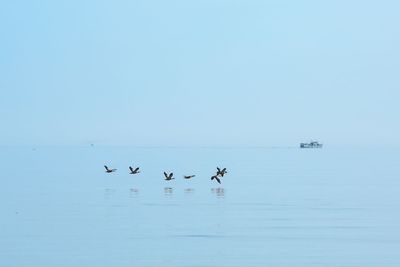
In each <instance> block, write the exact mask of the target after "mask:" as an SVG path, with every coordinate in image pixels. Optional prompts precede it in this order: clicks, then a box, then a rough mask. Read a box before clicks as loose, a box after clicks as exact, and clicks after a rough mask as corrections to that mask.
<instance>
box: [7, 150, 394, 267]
mask: <svg viewBox="0 0 400 267" xmlns="http://www.w3.org/2000/svg"><path fill="white" fill-rule="evenodd" d="M0 162H1V164H0V166H1V169H0V171H1V173H0V177H1V179H0V182H1V184H0V266H1V267H25V266H29V267H31V266H40V267H54V266H57V267H60V266H65V267H67V266H68V267H70V266H74V267H75V266H93V267H103V266H104V267H105V266H107V267H108V266H122V267H125V266H129V267H131V266H138V267H146V266H151V267H153V266H179V267H180V266H187V267H189V266H190V267H198V266H226V267H228V266H229V267H232V266H238V267H239V266H240V267H248V266H276V267H281V266H285V267H286V266H287V267H289V266H290V267H293V266H351V267H353V266H354V267H355V266H359V267H368V266H377V267H391V266H393V267H398V266H400V149H399V148H387V147H386V148H376V147H374V148H362V147H351V148H349V147H343V148H340V147H335V148H330V147H328V146H326V147H324V148H322V149H300V148H298V147H251V148H234V147H232V148H229V147H220V148H217V147H196V148H182V147H149V148H146V147H122V146H120V147H111V146H87V147H50V146H49V147H41V146H38V147H2V148H0ZM104 165H107V166H109V167H110V168H116V169H117V171H116V172H113V173H106V172H105V169H104V167H103V166H104ZM129 166H133V167H136V166H139V167H140V173H139V174H137V175H132V174H129V169H128V167H129ZM217 167H220V168H227V173H226V175H224V177H221V184H219V183H217V182H216V180H211V176H213V175H215V173H216V168H217ZM164 171H165V172H173V173H174V177H175V179H174V180H171V181H165V180H164V174H163V172H164ZM183 175H196V176H195V177H194V178H192V179H189V180H186V179H183Z"/></svg>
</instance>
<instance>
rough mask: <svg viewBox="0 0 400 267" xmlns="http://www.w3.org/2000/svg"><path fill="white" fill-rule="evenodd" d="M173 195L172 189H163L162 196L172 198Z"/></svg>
mask: <svg viewBox="0 0 400 267" xmlns="http://www.w3.org/2000/svg"><path fill="white" fill-rule="evenodd" d="M173 194H174V189H173V188H172V187H164V195H165V196H168V197H169V196H172V195H173Z"/></svg>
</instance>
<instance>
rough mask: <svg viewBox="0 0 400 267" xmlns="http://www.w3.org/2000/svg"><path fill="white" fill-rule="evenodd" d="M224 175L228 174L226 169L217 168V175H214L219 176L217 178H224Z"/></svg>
mask: <svg viewBox="0 0 400 267" xmlns="http://www.w3.org/2000/svg"><path fill="white" fill-rule="evenodd" d="M225 173H228V172H227V171H226V168H223V169H222V170H221V169H220V168H218V167H217V174H216V175H219V176H221V177H224V175H225Z"/></svg>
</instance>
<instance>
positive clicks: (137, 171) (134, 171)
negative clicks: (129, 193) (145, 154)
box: [129, 166, 140, 174]
mask: <svg viewBox="0 0 400 267" xmlns="http://www.w3.org/2000/svg"><path fill="white" fill-rule="evenodd" d="M129 170H131V172H130V173H129V174H138V173H140V171H139V167H137V168H136V169H133V168H132V167H131V166H129Z"/></svg>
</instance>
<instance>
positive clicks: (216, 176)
mask: <svg viewBox="0 0 400 267" xmlns="http://www.w3.org/2000/svg"><path fill="white" fill-rule="evenodd" d="M214 179H215V180H217V182H218V183H219V184H221V180H220V179H219V178H218V175H214V176H211V180H214Z"/></svg>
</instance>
